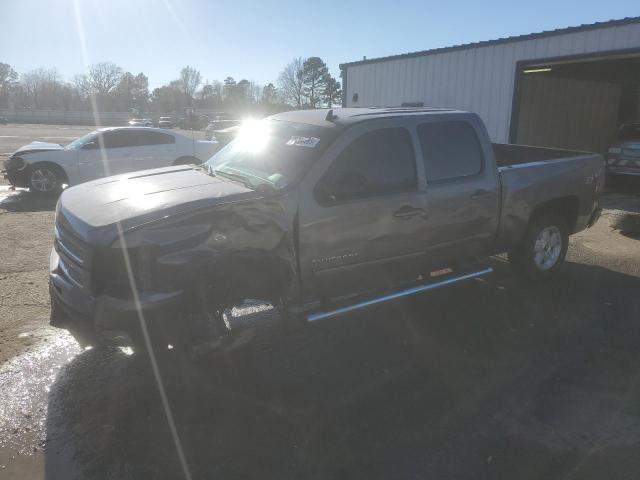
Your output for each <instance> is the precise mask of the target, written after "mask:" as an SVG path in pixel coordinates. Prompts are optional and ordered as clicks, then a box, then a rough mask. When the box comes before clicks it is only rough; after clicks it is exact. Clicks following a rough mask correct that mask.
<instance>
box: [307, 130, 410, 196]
mask: <svg viewBox="0 0 640 480" xmlns="http://www.w3.org/2000/svg"><path fill="white" fill-rule="evenodd" d="M417 183H418V180H417V174H416V165H415V156H414V152H413V145H412V143H411V135H410V134H409V132H408V131H407V130H406V129H404V128H397V127H396V128H385V129H380V130H374V131H371V132H368V133H365V134H364V135H362V136H360V137H358V138H357V139H355V140H354V141H353V142H352V143H351V144H350V145H349V146H348V147H347V148H345V149H344V150H343V151H342V153H340V155H339V156H338V158H337V159H336V160H335V161H334V163H333V165H332V166H331V167H330V169H329V171H328V172H327V173H326V175H325V176H324V178H323V180H321V182H320V185H319V194H320V196H321V197H322V199H323V200H325V201H334V202H335V201H343V200H351V199H357V198H363V197H369V196H375V195H383V194H388V193H394V192H403V191H408V190H415V189H416V187H417Z"/></svg>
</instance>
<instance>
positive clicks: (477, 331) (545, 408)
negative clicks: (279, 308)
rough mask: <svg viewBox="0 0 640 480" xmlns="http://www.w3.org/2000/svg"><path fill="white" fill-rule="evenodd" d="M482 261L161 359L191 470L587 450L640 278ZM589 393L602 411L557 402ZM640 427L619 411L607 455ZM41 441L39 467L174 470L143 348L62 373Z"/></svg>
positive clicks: (487, 459) (209, 474)
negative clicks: (388, 293) (319, 317)
mask: <svg viewBox="0 0 640 480" xmlns="http://www.w3.org/2000/svg"><path fill="white" fill-rule="evenodd" d="M495 268H496V270H497V274H496V275H494V276H492V277H491V278H487V279H486V280H478V281H472V282H469V283H467V284H463V285H459V286H456V287H454V288H450V289H448V290H440V291H436V292H433V293H432V294H430V295H425V296H420V297H415V298H412V299H410V300H408V301H402V302H396V303H393V304H389V305H387V306H384V307H381V308H377V309H375V310H369V311H366V312H360V313H358V314H354V315H351V316H349V317H345V318H342V319H335V320H333V321H327V322H325V323H322V324H320V325H314V326H311V327H309V328H307V329H304V330H301V331H296V332H289V333H287V334H282V333H281V332H278V331H276V330H274V329H272V328H267V327H265V328H260V327H258V328H257V329H256V332H257V333H256V335H255V336H254V338H253V340H252V341H251V342H249V343H246V344H244V345H242V346H241V347H239V348H237V349H235V350H233V351H231V352H228V353H227V354H225V355H222V356H220V357H218V358H212V359H210V360H208V361H207V362H205V363H203V364H201V365H199V366H197V367H195V368H194V367H193V366H190V365H186V364H184V363H182V362H179V361H169V362H166V363H163V364H161V369H160V371H161V374H162V376H163V382H164V385H165V388H166V391H167V395H168V399H169V404H170V406H171V412H172V415H173V417H174V419H175V424H176V431H177V435H178V438H179V441H180V444H181V446H182V449H183V450H184V452H185V457H186V463H187V465H188V468H189V470H190V473H191V476H192V478H258V477H260V478H274V479H275V478H277V479H283V478H318V479H320V478H349V479H352V478H363V479H364V478H367V479H371V478H416V477H420V478H436V477H455V478H478V477H481V478H542V477H544V478H561V477H564V475H566V474H567V472H569V471H571V470H572V469H574V468H577V467H578V466H580V465H587V466H589V465H590V464H589V462H584V461H583V460H584V458H585V456H586V455H588V454H589V452H590V451H591V448H592V447H593V443H596V442H597V440H598V439H599V438H600V436H601V435H603V429H605V427H606V425H608V423H607V422H608V420H610V417H609V416H610V415H612V414H614V413H616V412H618V411H619V410H620V408H622V406H623V405H626V404H625V403H624V398H627V397H625V395H627V394H629V392H630V388H631V385H632V384H633V380H634V379H635V377H636V376H637V374H638V372H639V371H640V370H639V369H640V354H639V353H638V351H637V345H638V340H640V324H639V322H638V318H640V315H639V312H640V298H639V297H638V295H637V292H638V291H640V279H638V278H636V277H633V276H629V275H624V274H620V273H616V272H612V271H610V270H608V269H605V268H602V267H597V266H588V265H583V264H576V263H568V264H567V265H566V267H565V268H564V270H563V271H562V273H561V274H560V276H559V277H558V278H557V279H556V280H554V281H552V282H549V283H548V284H541V285H531V284H528V283H525V282H522V281H520V280H518V279H516V278H514V277H513V276H512V275H511V273H510V272H509V271H508V267H506V266H505V265H504V264H503V263H501V262H500V261H499V260H497V261H496V262H495ZM598 375H600V376H598ZM602 376H604V377H603V378H609V379H611V378H616V379H617V381H618V383H619V385H616V388H618V387H619V388H620V391H619V392H618V394H616V393H615V392H616V391H614V392H613V393H611V389H610V388H609V387H610V385H609V386H604V387H602V386H598V385H599V384H598V382H597V381H596V380H597V379H599V378H600V377H602ZM596 377H597V378H596ZM594 378H596V380H594ZM587 380H588V381H587ZM589 381H590V382H592V383H593V382H595V386H591V387H585V389H584V392H583V393H584V395H582V394H581V391H580V392H578V393H576V392H575V391H574V390H572V389H570V390H567V389H569V388H570V387H571V388H573V387H574V386H575V385H590V384H589V383H588V382H589ZM608 382H609V383H611V380H608ZM603 389H605V390H606V392H607V394H608V395H609V396H608V397H606V399H605V400H602V398H601V397H599V396H597V394H601V393H602V390H603ZM614 390H615V389H614ZM634 394H635V395H638V396H640V392H635V393H634ZM594 396H596V397H597V398H598V401H599V402H602V401H604V404H602V403H598V404H595V406H594V404H593V402H592V400H591V399H593V398H594ZM623 397H624V398H623ZM637 400H638V399H637V398H636V399H635V404H636V405H637V404H638V401H637ZM587 407H590V408H591V407H593V408H596V407H598V408H600V407H602V408H603V410H602V411H598V412H599V413H598V414H596V415H588V414H587V413H588V412H587V413H585V415H584V416H580V415H578V414H577V413H571V415H573V416H571V415H569V414H568V413H567V412H580V411H582V410H581V408H582V409H585V408H587ZM585 411H586V410H585ZM567 415H569V416H570V417H571V418H574V417H575V423H577V424H574V423H572V422H569V421H565V420H566V418H567ZM576 415H577V416H576ZM631 415H635V416H636V417H635V418H636V419H638V416H639V415H640V412H639V411H637V409H636V411H635V413H632V414H631ZM611 423H615V422H611ZM638 425H640V422H636V423H633V424H631V426H629V424H628V423H627V425H626V426H625V428H626V429H627V430H626V433H625V435H626V437H625V438H627V439H629V438H630V439H631V440H629V442H630V443H631V445H632V446H633V447H635V450H634V448H631V449H630V450H629V451H628V452H627V450H624V449H623V447H625V448H627V447H628V445H626V444H622V446H619V449H618V450H615V449H616V448H618V447H609V448H612V449H614V450H615V452H614V453H615V455H613V456H614V457H616V455H617V459H618V461H619V463H618V464H617V465H616V466H614V467H611V468H614V469H618V471H620V472H622V471H624V470H621V469H623V468H624V466H625V462H624V460H623V461H620V455H625V454H626V455H631V454H632V452H633V451H636V452H637V451H638V450H637V448H638V447H639V446H640V427H638ZM629 429H631V430H633V433H634V434H637V436H636V437H634V436H633V435H631V434H630V433H629ZM605 433H606V434H615V432H609V431H607V432H605ZM559 439H561V440H559ZM634 439H635V440H634ZM633 441H635V442H637V443H635V444H634V443H633ZM46 445H47V446H46V450H45V453H46V457H45V458H46V473H47V478H52V479H53V478H61V477H63V476H64V475H63V474H64V473H65V472H68V470H65V469H67V468H68V467H69V462H70V463H72V464H73V465H74V466H75V468H77V469H78V471H79V472H80V475H79V476H80V478H84V477H86V478H150V479H159V478H171V479H175V478H185V475H184V473H183V469H182V467H181V464H180V462H179V460H178V455H177V453H176V447H175V437H174V436H173V435H172V432H171V430H170V428H169V427H168V424H167V417H166V411H165V409H164V408H163V403H162V401H161V398H160V395H159V390H158V386H157V384H156V383H155V380H154V377H153V373H152V369H151V367H150V364H149V362H148V361H147V359H146V358H144V357H138V356H137V355H135V354H134V355H126V354H125V353H123V352H121V351H119V350H113V351H94V350H90V351H85V352H83V353H82V354H80V355H79V356H77V357H76V358H75V359H74V360H73V361H72V362H70V363H69V364H68V365H67V366H66V367H65V368H64V369H63V370H62V371H61V373H60V374H59V375H58V377H57V379H56V381H55V383H54V385H53V386H52V390H51V395H50V401H49V410H48V416H47V443H46ZM619 445H620V444H619ZM623 450H624V451H623ZM625 452H627V453H625ZM65 458H66V459H68V460H67V463H65V461H64V459H65ZM600 466H601V465H600ZM594 468H595V467H594ZM609 473H611V471H609ZM609 476H615V475H609ZM582 478H584V477H582ZM594 478H595V477H594Z"/></svg>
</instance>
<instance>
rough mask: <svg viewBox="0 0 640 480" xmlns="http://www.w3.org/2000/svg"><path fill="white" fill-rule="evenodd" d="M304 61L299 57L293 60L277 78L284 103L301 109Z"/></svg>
mask: <svg viewBox="0 0 640 480" xmlns="http://www.w3.org/2000/svg"><path fill="white" fill-rule="evenodd" d="M304 63H305V60H304V59H302V58H301V57H298V58H294V59H293V60H291V61H290V62H289V63H288V64H287V65H286V66H285V67H284V70H283V71H282V72H281V73H280V76H279V77H278V85H279V86H280V89H281V90H282V95H283V97H284V99H285V101H287V102H289V103H291V104H292V105H295V106H296V107H298V108H300V107H302V105H303V103H304V94H303V89H304V69H303V66H304Z"/></svg>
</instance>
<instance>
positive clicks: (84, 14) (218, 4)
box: [0, 0, 640, 88]
mask: <svg viewBox="0 0 640 480" xmlns="http://www.w3.org/2000/svg"><path fill="white" fill-rule="evenodd" d="M74 4H75V5H77V11H79V12H80V19H81V22H82V25H83V30H84V36H85V45H86V55H87V58H88V61H89V62H90V63H91V62H99V61H112V62H115V63H117V64H118V65H120V66H121V67H122V68H124V69H125V70H128V71H131V72H133V73H138V72H144V73H145V74H147V75H148V76H149V81H150V87H151V88H155V87H157V86H160V85H161V84H163V83H165V82H168V81H169V80H172V79H173V78H176V77H177V76H178V72H179V70H180V69H181V68H182V67H183V66H184V65H191V66H194V67H196V68H197V69H199V70H200V71H201V73H202V75H203V78H205V79H211V80H213V79H218V80H222V79H224V78H225V77H226V76H233V77H234V78H235V79H236V80H240V79H241V78H247V79H250V80H251V79H252V80H254V81H256V82H258V83H267V82H270V81H275V80H276V79H277V77H278V73H279V72H280V71H281V70H282V67H283V66H284V65H285V64H286V63H287V62H288V61H290V60H291V59H292V58H293V57H297V56H303V57H304V56H312V55H315V56H320V57H322V58H323V59H324V60H325V61H326V62H327V64H328V65H329V68H330V70H331V71H332V72H333V73H334V74H337V73H338V71H339V70H338V64H340V63H343V62H349V61H353V60H358V59H361V58H362V56H363V55H366V56H367V57H368V58H372V57H378V56H384V55H391V54H396V53H404V52H409V51H416V50H424V49H428V48H435V47H441V46H448V45H454V44H459V43H468V42H474V41H479V40H489V39H494V38H498V37H503V36H508V35H518V34H524V33H531V32H537V31H541V30H547V29H553V28H560V27H566V26H573V25H579V24H581V23H592V22H595V21H603V20H609V19H612V18H622V17H626V16H637V15H640V1H638V0H629V1H626V0H619V1H615V0H610V1H602V0H598V1H594V0H583V1H563V0H554V1H550V0H536V1H531V0H528V1H517V0H512V1H502V0H494V1H492V0H482V1H462V0H458V1H443V0H437V1H426V0H423V1H420V0H409V1H360V0H355V1H349V0H343V1H333V0H324V1H317V0H316V1H313V2H310V1H301V0H298V1H290V0H281V1H278V2H269V1H264V0H263V1H260V0H245V1H243V0H234V1H228V0H220V1H206V0H39V1H36V0H0V24H1V25H2V40H1V42H0V62H5V63H9V64H10V65H12V66H13V67H14V69H15V70H17V71H18V72H25V71H28V70H30V69H34V68H39V67H46V68H56V69H58V71H59V72H60V74H62V76H63V77H64V78H67V79H70V78H71V77H72V76H73V75H74V74H75V73H80V72H82V71H83V69H84V65H85V61H84V56H83V50H82V48H81V43H80V41H79V35H78V25H77V21H76V19H77V16H76V14H75V12H76V8H75V7H74Z"/></svg>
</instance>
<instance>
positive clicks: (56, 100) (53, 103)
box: [20, 68, 67, 109]
mask: <svg viewBox="0 0 640 480" xmlns="http://www.w3.org/2000/svg"><path fill="white" fill-rule="evenodd" d="M20 86H21V91H22V98H21V103H22V104H23V105H29V106H31V107H33V108H37V109H43V108H46V109H56V108H63V102H62V93H63V90H64V89H65V88H66V87H67V85H66V84H65V83H64V82H62V80H61V79H60V75H59V74H58V72H57V70H55V69H49V70H47V69H44V68H39V69H37V70H31V71H30V72H27V73H25V74H23V75H22V76H21V77H20Z"/></svg>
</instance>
